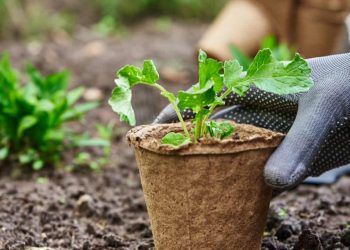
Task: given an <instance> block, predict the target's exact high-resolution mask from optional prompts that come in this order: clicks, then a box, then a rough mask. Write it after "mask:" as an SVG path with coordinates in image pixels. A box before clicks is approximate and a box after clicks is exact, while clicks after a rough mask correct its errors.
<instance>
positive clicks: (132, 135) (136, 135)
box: [127, 121, 284, 155]
mask: <svg viewBox="0 0 350 250" xmlns="http://www.w3.org/2000/svg"><path fill="white" fill-rule="evenodd" d="M229 122H231V123H232V124H233V125H234V126H235V131H236V132H235V134H237V133H238V135H239V138H235V137H232V138H228V139H223V140H218V139H205V140H200V141H199V142H198V143H196V144H193V143H190V144H187V145H183V146H180V147H178V148H175V147H172V146H170V145H162V144H161V138H162V137H163V136H164V135H165V134H167V133H169V132H181V131H182V128H181V124H180V123H169V124H151V125H141V126H137V127H135V128H132V129H131V130H129V132H128V133H127V139H128V141H129V144H132V145H133V146H134V147H138V148H142V149H145V150H148V151H151V152H154V153H158V154H164V155H220V154H232V153H239V152H243V151H250V150H260V149H267V148H276V147H277V146H278V145H279V144H280V142H281V141H282V139H283V138H284V134H282V133H278V132H274V131H271V130H268V129H263V128H258V127H255V126H253V125H248V124H237V123H234V122H232V121H229ZM187 126H188V127H191V124H190V123H187Z"/></svg>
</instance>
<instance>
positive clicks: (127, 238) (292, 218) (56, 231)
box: [0, 20, 350, 250]
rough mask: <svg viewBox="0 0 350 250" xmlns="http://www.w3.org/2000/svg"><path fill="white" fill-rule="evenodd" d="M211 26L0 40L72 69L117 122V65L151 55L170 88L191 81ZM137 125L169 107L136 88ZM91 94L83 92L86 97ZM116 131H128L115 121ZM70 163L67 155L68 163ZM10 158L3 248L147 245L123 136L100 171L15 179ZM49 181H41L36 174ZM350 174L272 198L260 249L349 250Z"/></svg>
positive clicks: (3, 185) (18, 52) (1, 224)
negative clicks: (199, 45) (112, 99)
mask: <svg viewBox="0 0 350 250" xmlns="http://www.w3.org/2000/svg"><path fill="white" fill-rule="evenodd" d="M204 28H205V25H200V24H188V23H186V24H182V23H173V25H172V26H171V27H170V28H169V30H167V31H159V30H157V29H156V26H155V25H154V22H153V21H152V20H149V21H147V22H145V23H144V24H142V25H140V26H137V27H133V28H131V30H130V31H129V33H128V35H127V36H126V37H124V38H123V39H117V38H108V39H101V38H98V37H96V36H95V35H93V34H91V32H89V31H87V30H82V31H81V32H79V34H77V35H76V36H75V37H74V38H71V39H68V38H66V37H57V38H55V39H54V40H53V41H51V42H48V43H44V44H40V43H20V42H11V43H6V42H1V43H0V49H1V50H8V51H10V53H11V55H12V58H13V61H14V64H15V65H20V66H21V65H23V61H25V60H31V61H34V63H35V64H36V65H37V66H39V67H40V68H41V69H42V70H44V71H45V72H51V71H56V70H57V69H63V68H69V69H70V70H71V71H72V78H73V79H72V80H73V83H74V85H75V86H77V85H84V86H86V87H87V88H88V89H89V90H93V91H92V93H95V94H96V93H100V95H96V96H100V99H101V101H102V103H103V104H102V106H101V108H99V109H98V110H96V111H94V112H92V113H91V114H90V115H89V116H88V117H87V122H86V128H85V129H90V128H92V125H91V124H94V123H96V122H102V123H107V122H109V121H111V120H117V118H116V116H115V115H114V114H113V113H112V112H111V111H110V109H109V107H108V106H107V105H106V100H107V98H108V96H109V93H110V91H111V89H112V88H113V77H114V73H115V69H117V68H118V67H120V66H121V65H123V64H126V63H138V64H139V63H140V62H141V60H142V59H144V58H153V59H155V61H156V62H157V64H158V66H159V68H160V69H161V70H160V71H161V74H162V76H163V78H162V80H163V81H168V82H170V83H172V84H168V85H167V86H168V88H170V89H180V88H185V86H187V85H188V83H189V82H191V81H193V80H194V79H195V72H196V68H195V63H194V62H195V61H194V50H193V48H194V45H195V43H196V41H197V40H198V38H199V36H200V34H201V33H202V31H203V30H204ZM135 95H136V98H135V99H137V100H136V102H135V108H136V110H137V117H138V120H139V122H140V123H147V122H150V121H152V119H153V118H154V117H155V115H156V114H157V113H158V112H159V111H160V110H161V108H162V107H163V106H164V105H165V103H166V102H165V101H164V100H163V99H162V98H161V97H160V96H159V95H158V93H157V92H154V91H153V90H151V89H149V88H143V87H142V88H138V89H137V90H136V91H135ZM89 98H90V97H89V96H86V99H89ZM118 126H119V127H120V128H121V132H120V134H122V135H124V134H125V130H127V128H126V127H125V126H124V125H122V124H120V123H118ZM67 163H68V162H67ZM6 167H7V166H5V165H4V164H3V165H1V166H0V169H2V172H1V178H0V249H16V250H17V249H31V248H30V247H50V248H52V249H151V248H152V247H153V242H152V233H151V231H150V228H149V221H148V217H147V212H146V208H145V203H144V200H143V197H142V191H141V186H140V181H139V178H138V171H137V168H136V164H135V160H134V156H133V152H132V150H131V149H130V148H129V147H128V145H127V143H126V141H125V139H124V136H119V137H118V138H116V139H115V140H114V143H113V148H112V155H111V159H110V163H109V166H107V167H106V168H105V169H104V170H103V171H101V172H88V171H83V170H82V171H78V172H75V173H68V172H65V171H63V170H58V171H55V172H54V173H53V171H52V170H50V169H48V170H47V171H44V172H42V173H35V174H32V175H24V176H22V177H20V178H17V179H14V178H12V177H10V176H9V175H8V174H7V173H8V171H6ZM39 176H45V177H47V178H48V181H47V183H41V184H40V183H39V182H38V177H39ZM349 207H350V178H349V177H344V178H342V179H341V181H339V182H338V183H337V184H335V185H332V186H322V187H315V186H305V185H302V186H300V187H298V188H297V189H295V190H293V191H289V192H286V193H283V194H281V195H279V196H278V197H277V198H275V199H274V200H273V201H272V204H271V208H270V212H269V218H268V221H267V225H266V233H265V237H264V241H263V244H262V249H269V250H270V249H271V250H272V249H279V250H281V249H348V248H349V246H350V208H349Z"/></svg>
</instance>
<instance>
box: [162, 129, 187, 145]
mask: <svg viewBox="0 0 350 250" xmlns="http://www.w3.org/2000/svg"><path fill="white" fill-rule="evenodd" d="M190 142H191V139H190V138H188V137H186V136H184V135H183V134H181V133H174V132H171V133H169V134H166V135H165V136H164V137H163V138H162V144H163V145H171V146H173V147H175V148H178V147H181V146H183V145H186V144H189V143H190Z"/></svg>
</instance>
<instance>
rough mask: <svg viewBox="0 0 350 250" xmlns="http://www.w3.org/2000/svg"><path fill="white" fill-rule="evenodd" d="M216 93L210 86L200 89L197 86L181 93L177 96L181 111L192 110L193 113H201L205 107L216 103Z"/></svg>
mask: <svg viewBox="0 0 350 250" xmlns="http://www.w3.org/2000/svg"><path fill="white" fill-rule="evenodd" d="M215 97H216V93H215V91H214V89H213V87H212V86H211V85H210V84H207V87H205V88H202V89H198V88H197V87H196V86H195V87H193V88H192V89H190V90H188V91H179V94H178V96H177V98H178V100H179V103H178V107H179V108H180V109H181V110H185V109H192V110H193V112H195V113H197V112H199V111H200V110H201V109H202V108H203V107H205V106H207V105H209V104H211V103H213V102H214V101H215Z"/></svg>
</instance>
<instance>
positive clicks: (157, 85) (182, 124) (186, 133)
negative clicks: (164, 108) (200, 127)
mask: <svg viewBox="0 0 350 250" xmlns="http://www.w3.org/2000/svg"><path fill="white" fill-rule="evenodd" d="M154 86H155V87H156V88H157V89H159V90H160V91H161V93H170V92H169V91H167V90H166V89H165V88H164V87H163V86H161V85H159V84H158V83H156V84H155V85H154ZM163 96H164V97H166V98H167V99H168V101H169V102H170V104H171V106H172V107H173V109H174V111H175V113H176V115H177V117H178V118H179V121H180V123H181V127H182V129H183V130H184V132H185V135H186V137H188V138H191V136H190V133H189V132H188V129H187V126H186V123H185V121H184V119H183V118H182V115H181V111H180V109H179V107H178V106H177V105H176V102H175V101H174V100H172V99H171V98H169V97H167V96H165V95H163Z"/></svg>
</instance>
